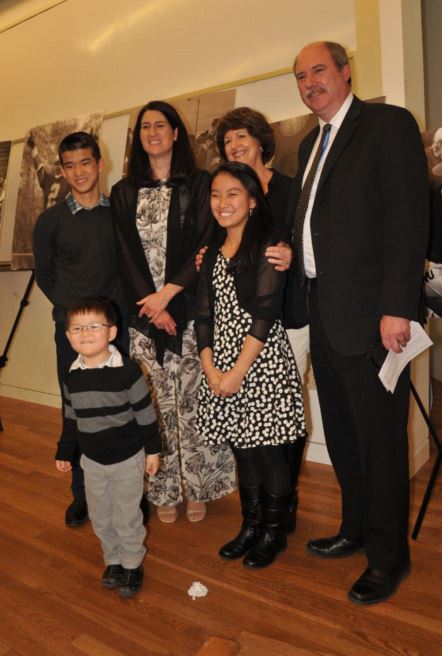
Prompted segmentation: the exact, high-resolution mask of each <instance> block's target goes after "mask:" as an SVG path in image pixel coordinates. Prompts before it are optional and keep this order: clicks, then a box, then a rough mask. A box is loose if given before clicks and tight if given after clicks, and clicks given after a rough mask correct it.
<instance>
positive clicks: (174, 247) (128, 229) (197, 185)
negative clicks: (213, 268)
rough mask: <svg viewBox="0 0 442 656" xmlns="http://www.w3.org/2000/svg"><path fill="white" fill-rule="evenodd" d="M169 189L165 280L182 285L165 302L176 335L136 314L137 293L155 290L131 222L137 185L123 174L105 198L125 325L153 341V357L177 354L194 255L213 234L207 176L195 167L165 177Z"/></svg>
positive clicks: (190, 296) (190, 301)
mask: <svg viewBox="0 0 442 656" xmlns="http://www.w3.org/2000/svg"><path fill="white" fill-rule="evenodd" d="M168 184H170V186H172V194H171V200H170V206H169V214H168V218H167V248H166V271H165V284H166V283H173V284H175V285H180V286H181V287H183V288H184V290H183V292H180V293H179V294H177V295H176V296H175V297H174V298H173V299H172V300H171V301H170V303H169V305H168V307H167V311H168V312H169V313H170V315H171V316H172V317H173V319H174V321H175V323H176V325H177V335H176V336H170V335H168V334H167V333H166V331H165V330H158V329H157V328H156V327H155V326H154V325H153V324H150V323H149V320H148V319H147V318H146V317H141V318H140V317H138V312H139V306H138V305H137V304H136V302H137V301H139V300H140V299H141V298H144V297H145V296H147V295H148V294H153V293H155V292H156V291H157V290H156V288H155V284H154V282H153V278H152V274H151V272H150V269H149V265H148V263H147V260H146V256H145V253H144V250H143V246H142V243H141V239H140V236H139V233H138V230H137V226H136V212H137V202H138V191H139V188H140V187H137V186H136V185H133V184H131V183H130V182H129V181H127V180H126V179H123V180H120V181H119V182H117V184H116V185H114V186H113V187H112V191H111V195H110V201H111V208H112V215H113V218H114V226H115V232H116V239H117V246H118V255H119V269H120V274H121V279H122V282H123V288H124V291H125V294H126V298H127V303H128V307H129V325H130V326H131V327H133V328H136V329H137V330H139V331H140V332H142V333H143V334H145V335H147V336H149V337H151V338H152V339H153V340H154V341H155V346H156V351H157V360H158V361H159V362H160V364H162V362H163V357H164V351H165V349H166V348H167V349H169V350H170V351H172V352H173V353H177V354H178V355H181V353H182V334H183V330H184V329H185V328H186V326H187V324H188V322H189V321H190V320H192V319H194V311H195V307H194V305H195V295H196V279H197V271H196V269H195V255H196V253H197V252H198V250H199V249H200V248H201V247H202V246H204V245H206V244H208V243H209V242H210V240H211V238H212V233H213V229H214V225H215V221H214V219H213V217H212V214H211V212H210V175H209V174H208V173H207V172H206V171H197V173H196V174H195V176H193V177H192V178H190V179H188V180H184V179H180V180H177V181H170V182H169V183H168Z"/></svg>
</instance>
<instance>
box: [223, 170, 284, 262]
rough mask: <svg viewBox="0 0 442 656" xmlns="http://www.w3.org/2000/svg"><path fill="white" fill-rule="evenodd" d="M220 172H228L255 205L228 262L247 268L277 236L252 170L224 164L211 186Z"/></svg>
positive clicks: (257, 180)
mask: <svg viewBox="0 0 442 656" xmlns="http://www.w3.org/2000/svg"><path fill="white" fill-rule="evenodd" d="M220 173H228V174H229V175H231V176H232V177H234V178H236V180H238V182H239V183H240V184H241V185H242V186H243V187H244V189H245V190H246V191H247V193H248V194H249V196H251V197H252V198H254V199H255V202H256V207H254V208H253V210H252V211H251V213H250V216H249V219H248V221H247V223H246V225H245V227H244V232H243V234H242V238H241V243H240V245H239V248H238V250H237V252H236V253H235V256H234V258H232V261H231V264H232V266H237V265H238V266H241V267H242V266H248V265H251V264H253V263H255V262H256V261H257V260H258V258H259V256H260V255H261V253H262V249H263V247H264V246H265V245H266V244H270V243H275V242H276V241H277V240H278V238H279V236H278V233H277V230H276V228H275V226H274V224H273V220H272V217H271V214H270V210H269V208H268V205H267V201H266V199H265V197H264V194H263V192H262V187H261V183H260V181H259V178H258V176H257V175H256V173H255V171H254V170H253V169H252V168H251V167H250V166H248V165H247V164H243V163H242V162H224V163H223V164H221V165H220V166H219V167H218V168H217V169H216V171H214V173H213V174H212V183H213V181H214V180H215V178H216V177H217V176H218V175H219V174H220Z"/></svg>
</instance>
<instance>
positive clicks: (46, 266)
mask: <svg viewBox="0 0 442 656" xmlns="http://www.w3.org/2000/svg"><path fill="white" fill-rule="evenodd" d="M58 155H59V159H60V164H61V170H62V173H63V176H64V177H65V178H66V181H67V183H68V184H69V187H70V192H69V193H68V195H67V196H66V199H65V200H63V201H62V202H60V203H57V204H56V205H54V206H53V207H50V208H48V209H46V210H45V211H44V212H42V214H41V215H40V216H39V218H38V220H37V223H36V225H35V229H34V234H33V250H34V258H35V275H36V280H37V284H38V286H39V287H40V289H41V290H42V292H43V293H44V294H45V295H46V296H47V297H48V299H49V300H50V301H51V303H52V305H53V311H52V316H53V319H54V321H55V345H56V351H57V374H58V382H59V385H60V390H61V395H62V400H63V403H64V401H65V399H64V397H63V379H64V377H65V376H66V374H67V373H68V371H69V367H70V365H71V364H72V362H73V361H74V359H75V357H76V353H75V352H74V351H73V350H72V348H71V346H70V344H69V341H68V340H67V339H66V334H65V321H66V310H67V308H68V307H70V306H72V305H73V304H75V303H76V302H77V301H78V299H80V298H83V297H85V296H91V295H94V296H103V297H105V298H108V299H110V300H111V301H112V302H113V303H114V304H115V305H116V307H117V309H118V310H119V312H120V319H121V318H122V317H123V316H124V314H125V303H124V296H123V291H122V288H121V285H120V281H119V279H118V276H117V256H116V247H115V236H114V230H113V224H112V216H111V211H110V207H109V200H108V199H107V198H106V197H105V196H104V195H103V194H102V193H100V187H99V175H100V172H101V171H102V170H103V165H104V164H103V160H102V158H101V153H100V148H99V146H98V143H97V141H96V140H95V139H94V137H93V136H91V135H90V134H88V133H87V132H74V133H72V134H69V135H68V136H67V137H65V138H64V139H63V141H62V142H61V143H60V146H59V149H58ZM127 342H128V337H127V330H121V331H120V338H119V342H118V343H119V346H120V348H121V350H122V351H123V352H124V353H127V352H128V345H127ZM71 488H72V495H73V502H72V503H71V504H70V505H69V507H68V508H67V510H66V514H65V522H66V524H67V526H70V527H76V526H81V525H82V524H84V523H85V522H87V520H88V512H87V504H86V497H85V492H84V481H83V471H82V469H81V467H80V466H79V463H78V457H77V458H74V460H73V462H72V485H71Z"/></svg>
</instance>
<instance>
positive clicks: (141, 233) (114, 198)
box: [111, 101, 234, 523]
mask: <svg viewBox="0 0 442 656" xmlns="http://www.w3.org/2000/svg"><path fill="white" fill-rule="evenodd" d="M111 206H112V210H113V214H114V218H115V228H116V233H117V241H118V244H119V249H120V264H121V276H122V280H123V284H124V288H125V290H126V296H127V300H128V304H129V312H130V329H129V332H130V340H131V343H130V350H131V356H132V357H133V358H134V359H136V360H137V361H139V362H140V364H141V365H142V366H143V367H144V368H145V370H147V374H148V379H149V382H150V384H151V387H152V391H153V393H154V398H155V399H156V401H157V412H158V413H159V420H160V425H161V426H162V447H163V453H162V456H163V457H162V464H161V468H160V470H159V472H158V473H157V475H156V476H155V477H154V478H152V479H151V480H150V481H149V483H148V488H149V490H148V498H149V500H150V501H152V502H153V503H154V504H155V505H156V506H157V507H158V516H159V518H160V519H161V521H163V522H166V523H171V522H174V521H175V520H176V518H177V504H178V503H180V502H181V501H182V499H183V496H184V497H186V498H187V499H188V504H187V509H186V513H187V517H188V519H189V520H190V521H199V520H200V519H203V518H204V516H205V512H206V510H205V502H206V501H210V500H212V499H216V498H218V497H220V496H222V495H224V494H228V493H229V492H231V491H232V490H233V489H234V468H233V461H232V459H231V456H230V454H229V451H228V449H226V448H225V447H222V448H221V449H218V450H214V449H208V448H207V447H205V446H204V445H203V444H202V441H201V439H200V437H199V436H198V434H197V433H196V431H195V406H196V393H197V389H198V385H199V381H200V376H201V369H200V364H199V360H198V355H197V350H196V342H195V335H194V328H193V319H194V295H195V283H196V271H195V268H194V257H195V253H196V252H197V250H198V248H199V247H200V246H201V245H202V244H205V243H208V242H209V241H210V239H211V236H212V230H213V225H214V222H213V218H212V216H211V213H210V207H209V175H208V174H207V173H206V172H204V171H198V170H197V169H196V167H195V162H194V158H193V153H192V150H191V147H190V142H189V137H188V134H187V131H186V128H185V126H184V124H183V122H182V120H181V118H180V116H179V115H178V113H177V111H176V110H175V109H174V107H172V106H171V105H169V104H168V103H165V102H162V101H152V102H150V103H148V104H147V105H145V106H144V107H143V108H142V109H141V111H140V113H139V115H138V118H137V122H136V125H135V129H134V135H133V142H132V149H131V153H130V157H129V164H128V176H127V178H126V179H123V180H120V182H118V183H117V184H116V185H115V186H114V187H113V189H112V192H111Z"/></svg>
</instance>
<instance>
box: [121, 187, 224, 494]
mask: <svg viewBox="0 0 442 656" xmlns="http://www.w3.org/2000/svg"><path fill="white" fill-rule="evenodd" d="M171 195H172V193H171V189H170V188H169V187H167V186H166V185H161V186H160V187H154V188H142V189H140V190H139V192H138V203H137V215H136V225H137V230H138V234H139V236H140V240H141V244H142V246H143V250H144V253H145V256H146V260H147V262H148V265H149V269H150V271H151V273H152V278H153V281H154V283H155V287H156V289H161V288H162V287H163V286H164V282H165V271H166V249H167V217H168V213H169V206H170V202H171ZM129 334H130V352H131V357H132V358H133V359H134V360H136V361H137V362H139V363H140V365H141V366H142V367H143V369H144V370H145V371H146V372H147V381H148V384H149V387H150V389H151V391H152V394H153V400H154V403H155V407H156V411H157V415H158V420H159V426H160V432H161V441H162V458H161V467H160V469H159V471H158V472H157V474H156V476H151V477H148V478H147V480H146V486H147V490H148V498H149V501H151V502H152V503H154V504H155V505H156V506H168V505H176V504H178V503H180V502H181V501H182V500H183V496H184V497H186V498H187V499H191V500H192V501H212V500H214V499H218V498H219V497H222V496H224V495H225V494H230V493H231V492H232V491H233V490H234V489H235V487H236V483H235V469H234V463H233V456H232V453H231V450H230V448H229V447H228V446H227V445H220V447H216V448H215V447H213V446H208V445H206V444H204V441H203V439H202V437H201V436H200V435H199V434H198V432H197V431H196V430H195V415H196V399H197V394H198V387H199V383H200V379H201V376H202V371H201V365H200V360H199V358H198V352H197V347H196V339H195V330H194V326H193V321H191V322H189V324H188V326H187V328H185V329H184V331H183V341H182V353H181V355H177V354H175V353H173V352H172V351H169V350H166V352H165V355H164V360H163V363H162V365H160V364H159V362H158V360H157V357H156V349H155V344H154V341H153V339H151V338H150V337H146V336H145V335H144V334H143V333H141V332H138V331H137V330H135V329H134V328H130V329H129Z"/></svg>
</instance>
